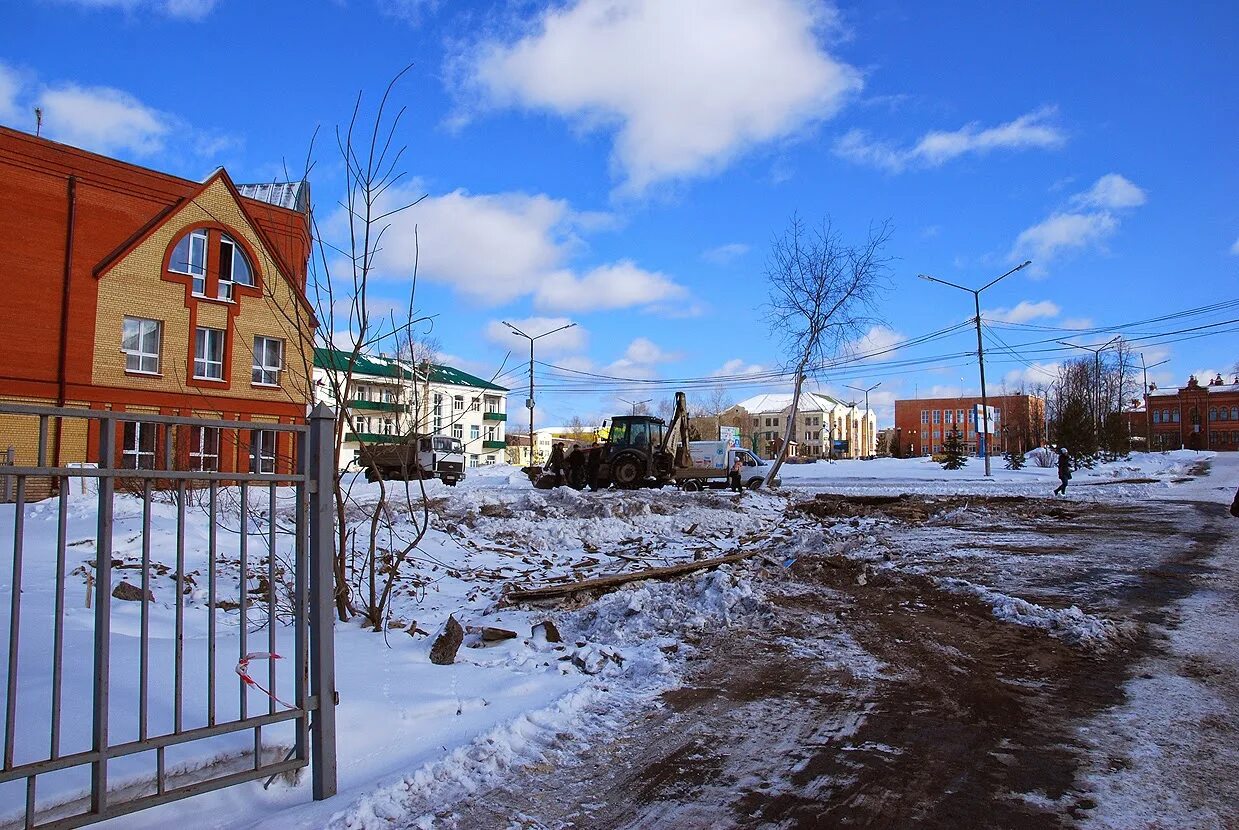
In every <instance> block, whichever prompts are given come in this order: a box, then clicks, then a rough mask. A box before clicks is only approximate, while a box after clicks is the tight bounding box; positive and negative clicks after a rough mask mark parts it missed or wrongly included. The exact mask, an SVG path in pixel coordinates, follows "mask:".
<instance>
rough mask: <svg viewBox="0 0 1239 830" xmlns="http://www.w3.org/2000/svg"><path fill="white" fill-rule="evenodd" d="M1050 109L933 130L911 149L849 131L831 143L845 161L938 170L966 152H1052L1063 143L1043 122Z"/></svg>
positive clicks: (896, 168) (1050, 114)
mask: <svg viewBox="0 0 1239 830" xmlns="http://www.w3.org/2000/svg"><path fill="white" fill-rule="evenodd" d="M1055 112H1056V111H1055V109H1054V108H1053V107H1042V108H1041V109H1038V110H1034V111H1032V112H1029V113H1025V114H1024V115H1021V116H1020V117H1019V118H1016V119H1015V120H1013V121H1008V122H1007V123H1005V124H999V125H998V126H997V127H988V128H985V129H981V128H980V127H979V125H977V124H976V123H972V124H967V125H965V126H963V127H961V128H960V129H958V130H954V131H950V132H946V131H942V130H934V131H931V132H928V133H925V135H923V136H921V138H920V140H919V141H917V142H916V144H915V145H913V146H912V147H896V146H894V145H892V144H890V143H888V142H883V141H875V140H872V139H871V138H870V137H869V135H868V133H866V132H865V131H864V130H850V131H849V132H847V133H845V134H844V135H843V136H842V137H841V138H840V139H839V140H838V141H836V142H835V148H834V149H835V153H836V154H837V155H839V156H842V157H843V158H845V159H848V160H849V161H854V162H857V163H860V164H869V165H872V166H874V167H880V168H883V169H885V170H888V171H890V172H892V173H899V172H901V171H903V170H906V169H908V168H909V167H938V166H940V165H942V164H945V163H946V162H948V161H951V160H952V159H956V158H959V157H960V156H963V155H966V154H968V153H987V152H990V151H992V150H999V149H1002V150H1025V149H1030V148H1037V149H1054V148H1056V147H1061V146H1062V145H1063V144H1064V143H1065V142H1066V140H1067V137H1066V135H1064V134H1063V132H1062V131H1061V130H1060V129H1059V128H1058V127H1056V126H1054V125H1052V124H1049V123H1047V122H1048V121H1049V120H1050V119H1051V118H1052V117H1053V116H1054V114H1055Z"/></svg>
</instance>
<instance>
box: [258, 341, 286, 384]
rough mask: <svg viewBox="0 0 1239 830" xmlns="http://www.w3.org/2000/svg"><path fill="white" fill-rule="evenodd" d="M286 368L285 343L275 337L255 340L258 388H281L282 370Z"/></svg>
mask: <svg viewBox="0 0 1239 830" xmlns="http://www.w3.org/2000/svg"><path fill="white" fill-rule="evenodd" d="M283 368H284V341H283V340H278V339H276V338H274V337H262V336H258V337H255V338H254V383H255V384H257V385H258V386H279V385H280V370H281V369H283Z"/></svg>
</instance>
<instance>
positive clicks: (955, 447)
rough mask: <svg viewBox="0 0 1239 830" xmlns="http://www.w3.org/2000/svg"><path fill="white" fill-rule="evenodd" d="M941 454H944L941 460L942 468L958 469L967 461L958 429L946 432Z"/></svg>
mask: <svg viewBox="0 0 1239 830" xmlns="http://www.w3.org/2000/svg"><path fill="white" fill-rule="evenodd" d="M942 454H943V455H944V456H945V458H943V460H942V468H943V469H944V470H958V469H959V468H960V467H963V466H964V465H965V464H967V463H968V457H967V456H966V455H964V442H963V439H962V438H961V437H960V434H959V430H958V429H953V430H951V431H950V432H948V433H947V434H946V441H945V442H944V443H943V445H942Z"/></svg>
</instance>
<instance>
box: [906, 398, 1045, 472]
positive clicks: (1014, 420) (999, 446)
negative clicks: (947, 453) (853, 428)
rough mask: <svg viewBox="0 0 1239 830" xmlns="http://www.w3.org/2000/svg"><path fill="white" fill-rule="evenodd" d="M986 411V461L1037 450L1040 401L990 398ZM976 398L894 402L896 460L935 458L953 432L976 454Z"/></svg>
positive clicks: (1041, 432)
mask: <svg viewBox="0 0 1239 830" xmlns="http://www.w3.org/2000/svg"><path fill="white" fill-rule="evenodd" d="M988 400H989V405H990V407H991V408H993V409H994V410H995V411H996V412H997V416H998V417H997V418H995V419H994V421H993V423H991V424H990V431H991V433H992V439H993V440H992V442H991V445H992V446H991V449H990V456H991V457H992V456H996V455H999V454H1001V453H1003V452H1005V451H1006V450H1007V448H1008V447H1014V446H1016V445H1019V446H1021V447H1022V448H1023V449H1024V450H1025V451H1027V450H1029V449H1032V448H1033V447H1037V446H1040V445H1041V441H1042V438H1043V435H1044V425H1045V401H1043V400H1042V399H1041V398H1038V397H1036V396H1035V395H991V396H990V397H989V399H988ZM980 403H981V398H980V396H977V397H961V398H917V399H914V400H905V401H895V446H896V447H898V452H897V455H898V456H899V457H900V458H910V457H912V456H917V455H933V454H934V453H937V452H941V451H942V448H943V444H944V443H945V442H946V436H947V433H949V432H950V431H951V430H953V429H956V428H958V429H959V430H960V436H961V438H963V441H964V446H965V448H966V450H967V452H968V453H969V454H971V455H976V454H977V429H978V428H977V424H976V423H974V417H973V416H974V413H975V411H976V410H975V407H976V406H978V405H980Z"/></svg>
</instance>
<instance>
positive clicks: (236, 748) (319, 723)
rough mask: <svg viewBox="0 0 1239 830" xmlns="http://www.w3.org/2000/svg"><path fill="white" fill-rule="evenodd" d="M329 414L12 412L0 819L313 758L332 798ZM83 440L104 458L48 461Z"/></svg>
mask: <svg viewBox="0 0 1239 830" xmlns="http://www.w3.org/2000/svg"><path fill="white" fill-rule="evenodd" d="M333 419H334V415H333V414H332V412H331V410H329V409H327V408H326V407H325V406H323V405H321V404H320V405H319V406H318V407H316V408H315V410H314V412H313V414H312V415H311V417H310V419H309V423H308V424H305V425H301V424H297V425H288V424H266V423H263V424H257V423H253V422H248V421H225V420H212V419H201V418H183V417H174V416H160V415H144V414H136V413H123V412H113V411H102V410H86V409H66V408H54V407H41V406H26V405H17V404H7V403H0V424H2V425H3V427H2V428H0V445H4V446H7V445H8V444H10V443H14V444H16V445H17V446H18V447H19V452H18V453H17V456H16V459H15V460H13V461H12V462H11V465H6V466H4V467H3V468H0V474H3V475H4V477H5V478H6V480H7V488H8V490H9V492H8V494H7V495H8V496H9V498H10V501H11V502H12V503H11V504H5V505H0V598H7V600H8V605H9V607H8V609H7V610H8V614H7V615H4V613H3V612H4V609H3V607H2V605H0V631H3V630H4V628H5V621H4V619H3V617H4V616H7V632H5V637H4V641H6V642H7V653H3V654H0V659H7V675H6V679H5V683H4V698H3V714H2V717H3V720H4V729H3V745H2V747H0V753H2V756H3V762H2V764H0V827H10V826H11V827H28V828H68V827H79V826H81V825H85V824H90V823H92V822H96V821H101V820H104V819H108V818H113V817H115V816H120V815H125V814H127V813H132V812H134V811H137V810H142V809H145V808H148V807H153V806H155V805H158V804H163V803H165V802H169V801H173V800H176V799H180V798H185V797H188V796H191V795H195V794H198V793H202V792H206V791H208V790H215V789H220V788H222V787H227V786H231V785H233V784H239V783H242V782H245V781H253V780H259V779H261V780H264V781H265V780H267V779H271V778H273V777H275V776H278V775H280V774H282V773H284V774H290V775H291V774H295V771H297V770H299V769H301V768H302V767H306V766H309V767H310V774H311V783H312V794H313V797H314V798H315V799H322V798H328V797H330V796H332V795H334V794H335V789H336V768H335V704H336V694H335V678H334V672H335V668H334V653H333V634H332V624H333V613H332V612H333V607H332V585H333V581H332V580H333V575H332V569H331V559H332V549H333V544H332V540H333V524H332V506H331V502H330V499H331V482H332V473H333V470H332V466H333V465H332V453H331V425H332V422H333ZM14 436H17V440H15V439H14ZM23 436H25V437H26V438H27V440H25V441H24V442H23V441H22V440H21V438H22V437H23ZM35 436H37V438H35ZM71 443H72V445H73V446H90V447H92V452H91V455H92V456H93V458H92V459H90V461H93V462H94V463H74V464H72V465H68V464H64V465H63V466H57V464H58V463H61V462H60V461H59V459H60V458H62V457H65V456H67V455H68V453H67V452H64V451H62V446H69V445H70V444H71ZM32 445H33V446H34V449H33V451H30V452H29V454H28V455H23V453H22V451H21V449H22V448H28V447H30V446H32ZM79 456H80V451H79ZM234 458H235V459H237V463H235V464H233V463H228V462H229V460H230V459H234ZM247 458H248V459H249V461H248V462H246V459H247ZM5 460H6V461H8V460H9V459H5ZM221 461H223V463H221ZM230 468H232V469H234V470H236V471H229V469H230ZM6 537H7V538H6ZM6 552H7V553H8V556H7V558H6V556H5V554H6ZM5 576H9V580H8V584H7V585H4V581H5V579H4V577H5Z"/></svg>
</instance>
